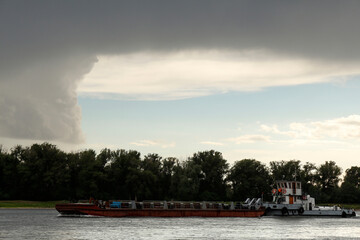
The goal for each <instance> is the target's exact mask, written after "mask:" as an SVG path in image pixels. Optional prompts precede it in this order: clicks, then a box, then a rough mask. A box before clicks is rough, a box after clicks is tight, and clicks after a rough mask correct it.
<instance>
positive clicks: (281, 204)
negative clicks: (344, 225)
mask: <svg viewBox="0 0 360 240" xmlns="http://www.w3.org/2000/svg"><path fill="white" fill-rule="evenodd" d="M272 195H273V201H272V202H271V203H263V206H264V207H265V208H266V212H265V214H266V215H275V216H278V215H282V216H288V215H304V216H342V217H346V216H355V215H356V214H355V211H354V210H353V209H342V208H340V207H338V206H333V207H320V206H315V198H313V197H310V195H306V194H304V193H303V191H302V187H301V182H299V181H286V180H281V181H276V182H275V185H274V189H272Z"/></svg>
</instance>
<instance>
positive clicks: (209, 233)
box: [0, 209, 360, 240]
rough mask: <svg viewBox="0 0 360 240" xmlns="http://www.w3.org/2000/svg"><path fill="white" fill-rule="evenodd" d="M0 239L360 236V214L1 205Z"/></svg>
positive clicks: (340, 237) (310, 237) (341, 237)
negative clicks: (162, 212) (111, 213)
mask: <svg viewBox="0 0 360 240" xmlns="http://www.w3.org/2000/svg"><path fill="white" fill-rule="evenodd" d="M357 214H358V215H360V212H357ZM0 239H61V240H64V239H360V217H355V218H309V217H261V218H105V217H61V216H60V215H59V214H58V213H57V212H56V211H55V210H49V209H47V210H31V209H26V210H23V209H0Z"/></svg>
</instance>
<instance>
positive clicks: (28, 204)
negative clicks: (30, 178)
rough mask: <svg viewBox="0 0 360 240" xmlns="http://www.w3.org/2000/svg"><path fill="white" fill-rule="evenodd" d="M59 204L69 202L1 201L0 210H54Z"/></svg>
mask: <svg viewBox="0 0 360 240" xmlns="http://www.w3.org/2000/svg"><path fill="white" fill-rule="evenodd" d="M58 203H69V201H27V200H1V201H0V208H15V209H16V208H21V209H24V208H26V209H53V208H55V205H56V204H58Z"/></svg>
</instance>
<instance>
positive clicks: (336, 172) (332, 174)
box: [315, 161, 341, 202]
mask: <svg viewBox="0 0 360 240" xmlns="http://www.w3.org/2000/svg"><path fill="white" fill-rule="evenodd" d="M340 175H341V168H340V167H338V166H337V165H336V163H335V162H334V161H326V162H325V163H324V164H322V165H320V167H319V168H318V173H317V176H316V178H317V186H318V187H319V189H320V190H321V194H320V195H319V196H315V197H317V200H318V201H319V202H338V201H340V200H341V199H340V192H339V182H340Z"/></svg>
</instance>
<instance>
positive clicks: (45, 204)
mask: <svg viewBox="0 0 360 240" xmlns="http://www.w3.org/2000/svg"><path fill="white" fill-rule="evenodd" d="M68 202H69V201H64V200H63V201H25V200H1V201H0V208H35V209H36V208H44V209H52V208H55V205H56V204H58V203H68ZM320 205H322V206H334V205H338V206H341V207H343V208H351V209H355V210H356V211H360V204H336V203H328V204H320Z"/></svg>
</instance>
